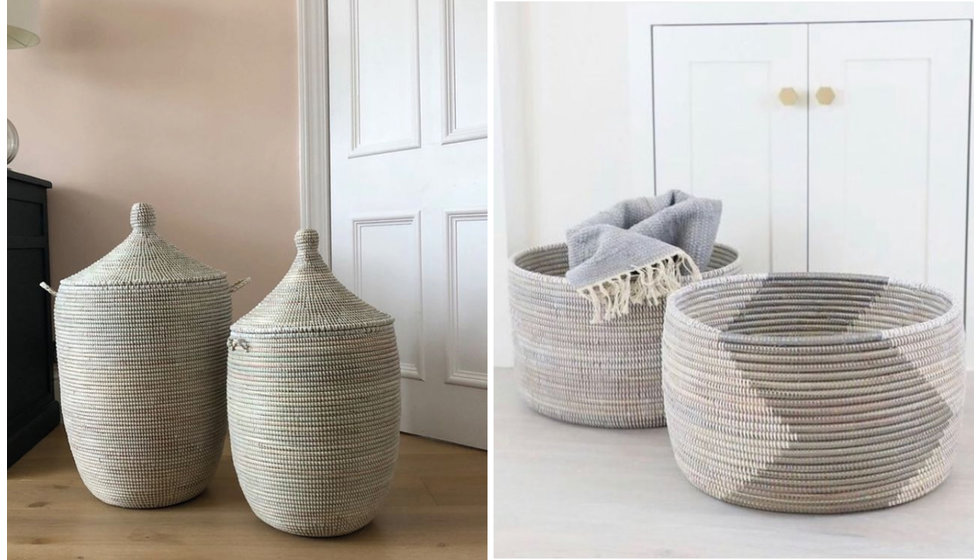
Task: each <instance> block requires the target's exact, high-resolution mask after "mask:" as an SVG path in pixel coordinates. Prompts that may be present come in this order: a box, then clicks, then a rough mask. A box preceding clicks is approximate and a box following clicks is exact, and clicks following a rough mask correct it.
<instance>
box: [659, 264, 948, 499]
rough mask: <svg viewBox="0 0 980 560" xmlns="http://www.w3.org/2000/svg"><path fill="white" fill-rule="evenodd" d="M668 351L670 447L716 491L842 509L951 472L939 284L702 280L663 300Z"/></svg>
mask: <svg viewBox="0 0 980 560" xmlns="http://www.w3.org/2000/svg"><path fill="white" fill-rule="evenodd" d="M663 348H664V358H663V378H664V397H665V400H666V411H667V426H668V431H669V433H670V440H671V444H672V446H673V449H674V456H675V457H676V459H677V463H678V465H679V466H680V468H681V470H682V471H683V472H684V474H685V475H686V476H687V478H688V479H689V480H690V481H691V482H692V483H693V484H694V485H695V486H696V487H698V488H700V489H701V490H703V491H704V492H706V493H708V494H710V495H711V496H714V497H716V498H720V499H722V500H724V501H726V502H730V503H733V504H738V505H742V506H748V507H753V508H758V509H765V510H772V511H788V512H805V513H841V512H850V511H860V510H869V509H876V508H883V507H888V506H894V505H897V504H901V503H904V502H907V501H909V500H913V499H915V498H918V497H920V496H922V495H924V494H926V493H927V492H929V491H930V490H932V489H933V488H935V487H936V486H938V485H939V484H940V483H941V482H942V481H943V480H944V479H945V478H946V476H947V474H948V473H949V470H950V467H951V465H952V455H953V452H954V449H955V446H956V440H957V435H958V432H959V425H960V415H961V412H962V410H963V402H964V369H963V367H964V366H963V320H962V316H961V315H960V310H959V308H958V307H957V306H956V305H955V304H954V303H953V302H952V300H951V299H950V298H949V297H948V296H946V295H945V294H943V293H941V292H939V291H937V290H935V289H933V288H930V287H927V286H924V285H920V284H906V283H902V282H896V281H893V280H889V279H887V278H882V277H874V276H857V275H844V274H772V275H764V274H756V275H745V276H733V277H726V278H718V279H714V280H708V281H705V282H701V283H698V284H696V285H693V286H689V287H686V288H683V289H681V290H679V291H677V292H675V293H674V294H673V295H672V296H671V297H670V299H669V300H668V303H667V311H666V319H665V325H664V336H663Z"/></svg>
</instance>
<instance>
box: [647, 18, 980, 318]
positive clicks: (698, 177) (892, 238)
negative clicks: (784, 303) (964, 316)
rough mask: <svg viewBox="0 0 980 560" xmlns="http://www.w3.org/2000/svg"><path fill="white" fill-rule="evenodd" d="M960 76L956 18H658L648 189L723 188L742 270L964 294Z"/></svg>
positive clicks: (725, 224) (705, 191)
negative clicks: (856, 277)
mask: <svg viewBox="0 0 980 560" xmlns="http://www.w3.org/2000/svg"><path fill="white" fill-rule="evenodd" d="M969 80H970V22H968V21H955V20H952V21H932V22H887V23H820V24H787V25H720V26H712V25H706V26H664V27H655V28H654V30H653V83H654V88H653V103H654V139H655V144H654V150H655V173H656V182H657V189H658V191H664V190H667V189H670V188H680V189H687V190H689V191H691V192H693V193H695V194H698V195H703V196H711V197H715V198H719V199H721V200H722V201H723V204H724V210H723V215H722V223H721V228H720V231H719V239H720V240H722V241H725V242H728V243H731V244H733V245H735V246H736V247H737V248H738V249H739V250H740V251H741V252H742V256H743V259H744V261H745V265H746V269H747V270H748V271H752V272H759V271H770V270H771V271H806V270H809V271H814V272H818V271H820V272H827V271H840V272H856V273H870V274H881V275H887V276H892V277H895V278H900V279H904V280H910V281H919V282H927V283H929V284H932V285H935V286H938V287H940V288H942V289H944V290H946V291H947V292H949V293H950V294H951V295H952V296H953V297H954V298H956V299H957V300H958V301H960V302H961V303H962V299H963V295H964V285H965V284H964V282H965V276H966V274H965V270H966V269H965V265H966V231H967V189H968V184H967V171H968V129H967V127H968V125H969V115H970V111H969V91H970V86H969Z"/></svg>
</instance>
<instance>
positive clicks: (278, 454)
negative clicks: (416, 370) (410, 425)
mask: <svg viewBox="0 0 980 560" xmlns="http://www.w3.org/2000/svg"><path fill="white" fill-rule="evenodd" d="M318 241H319V240H318V236H317V233H316V232H315V231H313V230H302V231H300V232H299V233H297V234H296V245H297V248H298V252H297V255H296V260H295V261H294V262H293V265H292V267H291V268H290V269H289V272H287V274H286V276H285V277H284V278H283V279H282V281H281V282H280V283H279V285H278V286H277V287H276V288H275V289H274V290H273V291H272V292H271V293H270V294H269V295H268V296H267V297H266V298H265V299H264V300H263V301H262V302H261V303H260V304H259V305H258V306H256V308H255V309H253V310H252V311H251V312H249V313H248V314H247V315H245V316H244V317H242V319H241V320H239V321H238V322H236V323H235V324H234V325H232V328H231V338H230V339H229V340H228V348H229V350H228V415H229V431H230V433H231V448H232V457H233V460H234V464H235V470H236V472H237V473H238V480H239V483H240V484H241V487H242V490H243V491H244V493H245V498H246V499H247V500H248V504H249V506H251V508H252V511H253V512H254V513H255V515H256V516H258V517H259V519H261V520H262V521H264V522H266V523H268V524H269V525H271V526H273V527H275V528H277V529H279V530H282V531H285V532H288V533H293V534H296V535H303V536H311V537H325V536H336V535H344V534H347V533H350V532H352V531H356V530H357V529H360V528H361V527H363V526H364V525H366V524H368V523H369V522H370V521H371V520H372V519H373V518H374V516H375V515H376V513H377V511H378V509H379V508H380V507H381V505H382V503H383V502H384V499H385V497H386V496H387V494H388V489H389V486H390V484H391V479H392V476H393V474H394V469H395V461H396V460H397V457H398V438H399V434H398V425H399V417H400V411H401V392H400V390H401V389H400V368H399V361H398V349H397V347H396V343H395V331H394V325H393V322H394V320H393V319H392V318H391V317H390V316H388V315H386V314H384V313H382V312H380V311H378V310H377V309H375V308H373V307H371V306H370V305H368V304H366V303H364V302H363V301H361V300H360V299H359V298H358V297H357V296H355V295H354V294H353V293H351V292H350V291H348V290H347V289H346V288H345V287H344V286H343V285H342V284H341V283H340V282H338V281H337V279H336V278H335V277H334V276H333V274H332V273H331V272H330V270H329V268H328V267H327V265H326V263H324V261H323V259H322V258H321V257H320V255H319V253H317V251H316V247H317V244H318Z"/></svg>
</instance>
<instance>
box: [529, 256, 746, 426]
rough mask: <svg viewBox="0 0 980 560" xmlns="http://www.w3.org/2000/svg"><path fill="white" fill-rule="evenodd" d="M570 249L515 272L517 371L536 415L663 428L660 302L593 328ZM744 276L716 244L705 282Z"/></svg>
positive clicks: (535, 259) (534, 259)
mask: <svg viewBox="0 0 980 560" xmlns="http://www.w3.org/2000/svg"><path fill="white" fill-rule="evenodd" d="M567 270H568V251H567V249H566V247H565V244H563V243H562V244H555V245H548V246H543V247H534V248H531V249H527V250H525V251H523V252H520V253H518V254H517V255H515V256H514V257H513V259H512V260H511V266H510V307H511V320H512V325H513V331H514V351H515V357H516V362H517V363H516V366H517V369H518V371H519V374H520V388H521V393H522V395H523V397H524V400H525V401H526V402H527V403H528V405H529V406H530V407H531V408H532V409H534V410H536V411H537V412H539V413H541V414H544V415H545V416H549V417H551V418H555V419H557V420H562V421H565V422H572V423H575V424H585V425H589V426H597V427H603V428H650V427H657V426H663V425H664V411H663V392H662V390H661V387H660V333H661V330H662V328H663V309H664V304H663V303H662V302H661V303H660V304H659V305H656V306H643V305H635V306H633V307H632V308H631V309H630V311H629V314H628V315H626V316H625V317H619V318H617V319H614V320H611V321H607V322H604V323H599V324H591V323H590V319H591V318H592V309H591V308H590V306H589V301H588V300H587V299H585V298H584V297H582V296H581V295H579V294H578V293H576V291H575V289H574V288H572V286H571V285H570V284H569V283H568V281H566V280H565V272H566V271H567ZM740 271H741V263H740V262H739V258H738V253H737V252H736V251H735V250H734V249H732V248H731V247H728V246H726V245H721V244H717V245H715V248H714V252H713V253H712V255H711V261H710V264H709V269H708V270H706V271H702V277H703V278H714V277H718V276H724V275H728V274H736V273H738V272H740Z"/></svg>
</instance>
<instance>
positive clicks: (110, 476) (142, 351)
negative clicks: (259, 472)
mask: <svg viewBox="0 0 980 560" xmlns="http://www.w3.org/2000/svg"><path fill="white" fill-rule="evenodd" d="M130 222H131V224H132V226H133V231H132V233H131V234H130V235H129V237H127V238H126V239H125V240H124V241H123V242H122V243H121V244H119V246H117V247H116V248H115V249H113V250H112V251H111V252H109V253H108V254H107V255H106V256H104V257H102V258H101V259H99V260H98V261H96V262H95V263H94V264H92V265H91V266H89V267H88V268H85V269H84V270H82V271H80V272H78V273H77V274H75V275H73V276H70V277H68V278H66V279H64V280H62V281H61V285H60V286H59V291H58V292H57V294H56V295H57V297H56V298H55V305H54V322H55V334H56V340H57V351H58V371H59V375H60V379H61V409H62V413H63V416H64V422H65V429H66V431H67V432H68V442H69V444H70V446H71V451H72V455H73V456H74V458H75V465H76V466H77V467H78V472H79V474H80V475H81V477H82V482H84V483H85V486H86V487H88V489H89V490H90V491H91V492H92V494H94V495H95V497H97V498H98V499H100V500H102V501H103V502H106V503H108V504H112V505H116V506H121V507H128V508H154V507H162V506H168V505H172V504H176V503H180V502H183V501H186V500H189V499H191V498H193V497H195V496H197V495H198V494H200V493H201V492H202V491H204V488H205V487H206V486H207V484H208V482H209V481H210V479H211V477H212V475H213V474H214V471H215V469H216V468H217V465H218V459H219V457H220V456H221V449H222V446H223V444H224V439H225V426H226V416H225V359H224V358H225V340H226V338H227V336H228V324H229V323H230V322H231V295H230V294H231V292H232V291H234V290H235V289H237V288H238V287H240V286H241V285H243V284H244V282H245V281H242V282H240V283H238V284H236V286H233V287H231V288H229V286H228V281H227V279H226V277H225V273H224V272H221V271H218V270H215V269H213V268H210V267H208V266H206V265H203V264H201V263H199V262H197V261H195V260H194V259H192V258H190V257H188V256H187V255H185V254H183V253H182V252H180V250H178V249H177V248H176V247H174V246H173V245H171V244H169V243H167V242H166V241H164V240H163V239H161V238H160V237H159V236H158V235H157V233H156V231H155V230H154V225H155V223H156V219H155V216H154V213H153V209H152V208H151V207H150V206H149V205H148V204H135V205H133V209H132V213H131V216H130ZM246 281H247V280H246ZM42 286H43V287H44V288H45V289H47V290H48V291H49V292H51V293H52V294H54V293H55V292H53V291H52V290H51V289H50V288H49V287H47V285H44V284H42Z"/></svg>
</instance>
